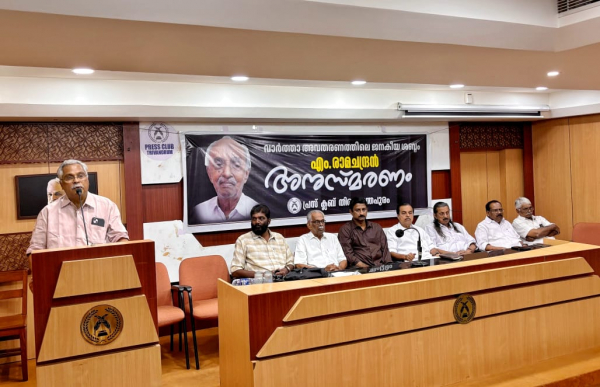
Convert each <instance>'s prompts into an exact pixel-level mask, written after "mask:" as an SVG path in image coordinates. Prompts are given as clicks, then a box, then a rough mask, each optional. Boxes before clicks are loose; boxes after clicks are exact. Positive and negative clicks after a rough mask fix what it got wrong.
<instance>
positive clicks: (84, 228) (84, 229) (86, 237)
mask: <svg viewBox="0 0 600 387" xmlns="http://www.w3.org/2000/svg"><path fill="white" fill-rule="evenodd" d="M75 192H76V193H77V196H79V208H80V209H81V219H82V220H83V231H84V232H85V245H86V246H89V245H90V241H89V239H88V233H87V227H86V225H85V216H83V203H81V194H82V193H83V190H82V189H81V187H77V188H75Z"/></svg>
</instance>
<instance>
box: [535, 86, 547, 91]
mask: <svg viewBox="0 0 600 387" xmlns="http://www.w3.org/2000/svg"><path fill="white" fill-rule="evenodd" d="M535 89H536V90H537V91H544V90H548V88H547V87H546V86H538V87H536V88H535Z"/></svg>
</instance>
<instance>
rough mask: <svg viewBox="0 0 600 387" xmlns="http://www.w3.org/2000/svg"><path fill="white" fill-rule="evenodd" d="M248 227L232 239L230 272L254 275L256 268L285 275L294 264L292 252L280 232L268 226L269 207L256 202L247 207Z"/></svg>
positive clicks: (244, 276)
mask: <svg viewBox="0 0 600 387" xmlns="http://www.w3.org/2000/svg"><path fill="white" fill-rule="evenodd" d="M250 219H251V220H250V226H251V228H252V231H250V232H247V233H246V234H243V235H241V236H240V237H239V238H238V239H237V241H235V250H234V252H233V260H232V261H231V275H232V276H233V277H234V278H254V273H255V272H257V271H267V270H268V271H271V272H273V274H274V275H286V274H288V273H289V272H290V270H292V269H293V268H294V255H293V254H292V251H291V250H290V247H289V246H288V244H287V242H286V241H285V239H284V238H283V236H282V235H281V234H278V233H276V232H274V231H271V230H270V229H269V224H271V210H270V209H269V207H267V206H265V205H264V204H257V205H255V206H254V207H252V209H251V210H250Z"/></svg>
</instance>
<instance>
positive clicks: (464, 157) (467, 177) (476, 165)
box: [452, 152, 488, 235]
mask: <svg viewBox="0 0 600 387" xmlns="http://www.w3.org/2000/svg"><path fill="white" fill-rule="evenodd" d="M460 174H461V182H462V184H463V187H462V189H461V192H462V202H463V203H465V205H464V207H463V209H462V220H463V223H462V224H463V225H464V226H465V227H466V229H467V231H469V233H470V234H471V235H473V234H474V233H475V228H476V227H477V224H478V223H479V222H481V221H482V220H483V218H484V217H485V216H486V215H485V203H486V202H487V201H488V200H487V198H488V187H487V184H488V183H487V155H486V152H462V153H460ZM452 186H454V184H453V185H452ZM453 205H454V199H453Z"/></svg>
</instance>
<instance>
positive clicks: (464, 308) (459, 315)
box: [454, 294, 477, 324]
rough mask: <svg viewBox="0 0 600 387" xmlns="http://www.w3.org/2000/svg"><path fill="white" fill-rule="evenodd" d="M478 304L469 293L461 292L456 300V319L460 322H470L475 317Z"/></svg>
mask: <svg viewBox="0 0 600 387" xmlns="http://www.w3.org/2000/svg"><path fill="white" fill-rule="evenodd" d="M476 311H477V305H476V304H475V299H474V298H473V297H472V296H471V295H469V294H461V295H460V296H458V298H457V299H456V301H454V319H455V320H456V322H458V323H459V324H468V323H470V322H471V321H472V320H473V318H474V317H475V312H476Z"/></svg>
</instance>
